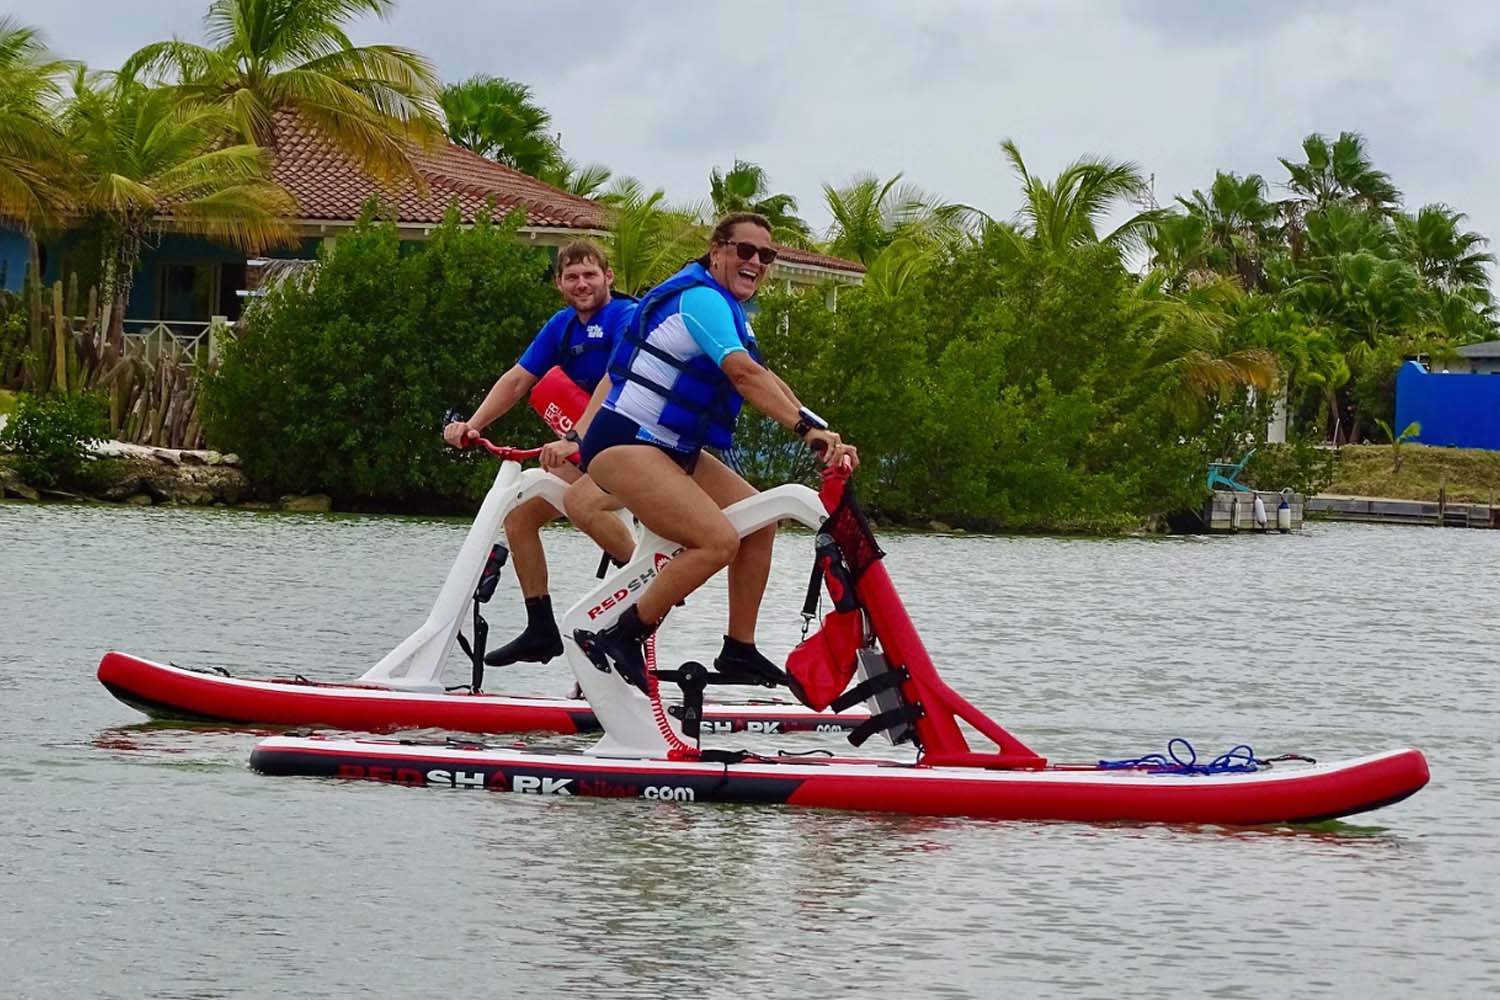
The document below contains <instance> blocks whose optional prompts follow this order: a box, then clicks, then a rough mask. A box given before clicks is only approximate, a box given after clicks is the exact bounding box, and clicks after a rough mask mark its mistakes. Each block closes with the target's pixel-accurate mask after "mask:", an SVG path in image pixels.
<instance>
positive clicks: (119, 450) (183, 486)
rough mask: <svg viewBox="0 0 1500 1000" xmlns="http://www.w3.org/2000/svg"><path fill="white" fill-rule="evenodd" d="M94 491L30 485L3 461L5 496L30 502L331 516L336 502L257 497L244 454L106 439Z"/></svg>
mask: <svg viewBox="0 0 1500 1000" xmlns="http://www.w3.org/2000/svg"><path fill="white" fill-rule="evenodd" d="M92 453H93V455H94V461H93V462H92V463H90V467H89V475H88V479H89V481H90V488H89V489H87V490H84V491H71V490H54V489H45V488H42V487H39V486H35V485H33V484H30V483H27V482H25V481H24V480H23V479H22V478H21V476H20V474H19V473H17V472H16V470H15V469H13V468H11V467H10V466H9V465H8V464H5V463H4V461H3V459H0V498H5V497H19V498H21V499H25V500H42V499H58V500H98V501H105V502H108V503H119V504H127V505H130V506H134V507H151V506H157V505H167V506H182V507H238V508H241V509H244V510H284V511H296V512H301V513H326V512H328V511H330V510H332V509H333V501H332V500H331V499H330V498H329V497H328V496H327V495H325V494H321V493H319V494H312V495H310V496H296V495H287V496H282V497H279V498H277V499H274V500H272V499H265V498H261V497H257V496H256V495H255V493H254V489H253V487H252V485H251V482H250V479H249V477H248V476H246V475H245V471H244V469H242V468H241V467H240V460H239V456H237V455H232V454H229V455H226V454H223V453H221V452H217V451H186V450H178V449H175V448H150V447H145V446H142V445H134V444H124V443H122V442H119V441H105V442H101V443H100V444H98V445H97V446H96V447H94V448H93V449H92Z"/></svg>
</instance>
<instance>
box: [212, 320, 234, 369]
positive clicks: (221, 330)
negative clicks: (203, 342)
mask: <svg viewBox="0 0 1500 1000" xmlns="http://www.w3.org/2000/svg"><path fill="white" fill-rule="evenodd" d="M228 334H229V317H228V316H210V317H209V318H208V363H209V364H211V365H214V364H218V362H219V350H220V347H219V338H220V337H224V336H228Z"/></svg>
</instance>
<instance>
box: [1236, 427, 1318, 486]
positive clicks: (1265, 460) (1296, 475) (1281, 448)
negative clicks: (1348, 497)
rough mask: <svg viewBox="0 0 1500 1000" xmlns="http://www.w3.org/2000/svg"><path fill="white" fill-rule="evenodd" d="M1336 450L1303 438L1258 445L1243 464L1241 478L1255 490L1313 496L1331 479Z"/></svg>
mask: <svg viewBox="0 0 1500 1000" xmlns="http://www.w3.org/2000/svg"><path fill="white" fill-rule="evenodd" d="M1338 457H1339V455H1338V452H1337V451H1335V450H1334V449H1332V448H1329V447H1325V446H1322V445H1320V444H1318V443H1317V442H1314V441H1312V440H1310V439H1308V438H1306V437H1301V438H1297V439H1296V440H1293V441H1288V442H1287V443H1286V444H1269V445H1261V446H1260V447H1259V448H1257V449H1256V451H1255V454H1254V455H1253V456H1251V458H1250V461H1249V462H1248V463H1246V466H1245V472H1244V475H1243V477H1242V478H1243V479H1244V481H1245V482H1246V483H1248V484H1249V485H1252V486H1254V487H1255V488H1256V489H1258V490H1282V489H1285V488H1287V487H1291V489H1292V492H1294V493H1301V494H1302V495H1303V496H1309V497H1310V496H1316V495H1318V494H1319V493H1322V492H1323V491H1324V490H1326V489H1327V488H1328V484H1329V483H1331V482H1333V477H1334V473H1335V472H1337V471H1338Z"/></svg>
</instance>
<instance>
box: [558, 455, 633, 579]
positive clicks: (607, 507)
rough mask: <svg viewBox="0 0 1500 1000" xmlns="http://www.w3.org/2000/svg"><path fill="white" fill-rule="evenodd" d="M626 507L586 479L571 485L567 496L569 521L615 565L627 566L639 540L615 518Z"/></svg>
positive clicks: (566, 503)
mask: <svg viewBox="0 0 1500 1000" xmlns="http://www.w3.org/2000/svg"><path fill="white" fill-rule="evenodd" d="M624 507H625V505H624V504H623V503H621V502H620V501H619V500H616V499H615V498H614V497H612V496H610V495H609V494H608V493H606V492H604V491H603V490H601V489H600V488H599V484H598V483H596V482H594V481H593V480H592V479H590V478H589V477H588V476H583V477H582V478H580V479H579V480H578V481H576V482H575V483H573V485H571V486H569V487H568V489H567V492H565V493H564V494H563V509H564V510H565V511H566V512H567V514H568V520H570V521H572V522H573V523H574V524H575V525H577V526H578V527H579V528H580V529H582V531H583V532H584V534H586V535H588V536H589V537H590V538H592V539H593V540H594V541H595V543H597V544H598V546H599V547H600V548H601V549H603V550H604V551H605V552H608V553H609V554H610V557H611V558H612V559H614V561H615V562H618V563H623V562H626V561H628V560H629V559H630V556H631V553H633V552H634V551H635V539H634V538H633V537H631V534H630V529H629V528H627V527H626V526H625V522H624V521H622V520H620V519H619V518H618V517H616V516H615V511H617V510H622V509H624Z"/></svg>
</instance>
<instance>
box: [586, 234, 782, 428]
mask: <svg viewBox="0 0 1500 1000" xmlns="http://www.w3.org/2000/svg"><path fill="white" fill-rule="evenodd" d="M699 286H702V287H705V288H712V289H713V290H714V291H716V292H718V293H719V294H720V295H721V296H723V297H724V301H725V302H727V303H728V304H729V312H730V315H732V316H733V317H734V328H735V332H736V333H737V334H739V338H740V343H741V344H742V345H744V347H745V350H746V351H748V352H749V354H750V357H751V358H753V359H754V360H755V361H756V363H757V364H764V363H765V362H764V361H762V360H761V353H760V348H759V347H758V346H757V345H756V343H755V337H754V335H753V334H751V332H750V325H749V323H748V322H747V321H746V319H745V310H744V307H743V306H741V305H740V301H739V299H736V298H735V297H734V296H733V295H731V294H729V291H728V290H727V289H726V288H725V287H724V286H723V285H721V284H719V283H718V282H717V281H715V280H714V278H713V276H712V275H711V274H709V273H708V270H707V269H706V268H705V267H704V266H703V265H702V264H700V263H698V262H697V261H693V262H692V263H691V264H688V265H687V266H686V267H684V268H683V269H682V270H680V271H678V272H677V273H676V274H674V275H672V277H670V278H668V279H667V280H666V281H663V282H662V283H661V284H659V285H657V286H656V287H655V288H653V289H651V290H650V291H649V292H647V293H646V295H645V297H644V298H642V299H641V301H640V305H638V306H637V307H636V311H635V318H634V319H633V320H632V321H631V323H630V325H629V326H628V327H626V329H625V335H624V337H623V338H622V339H621V343H620V347H619V350H617V351H616V352H615V356H614V359H613V361H612V362H611V363H610V367H609V375H610V378H611V380H612V381H614V382H617V383H618V382H622V381H630V382H634V383H635V384H636V385H639V386H642V387H644V388H646V389H649V390H650V391H651V392H653V393H655V394H656V395H658V396H660V397H662V399H664V400H665V401H666V402H665V404H664V405H663V406H662V411H661V417H660V422H661V426H662V427H664V428H666V429H667V430H670V431H673V432H674V433H676V434H677V440H678V448H679V449H680V450H683V451H696V450H697V449H699V448H702V447H703V446H704V445H708V446H709V447H713V448H728V447H729V445H730V441H731V438H732V437H733V435H734V422H735V419H736V418H737V417H738V416H739V414H740V407H741V406H742V405H743V404H744V402H745V400H744V398H743V397H742V396H741V395H740V394H739V392H738V391H736V389H735V388H734V383H732V382H731V381H729V376H727V375H725V374H724V370H723V369H722V368H720V367H719V366H718V365H716V364H715V363H714V362H713V361H712V359H710V358H709V357H708V355H706V354H698V355H695V356H694V357H692V358H691V359H689V360H687V361H684V360H683V359H681V358H678V357H675V356H673V355H672V354H670V353H669V352H667V351H663V350H662V349H660V348H659V347H657V346H656V345H654V344H652V343H650V337H651V331H653V330H655V329H656V328H657V327H658V326H659V325H661V323H662V321H663V320H664V319H665V318H666V317H667V316H670V315H671V314H672V313H673V312H675V311H677V309H678V300H679V299H681V297H682V293H683V292H686V291H687V290H688V289H690V288H697V287H699ZM642 352H645V353H646V354H649V355H651V356H652V357H654V358H657V359H658V360H660V361H662V362H664V363H666V364H668V365H670V366H671V367H673V368H675V369H676V370H677V373H678V374H677V378H676V380H675V381H673V383H672V384H671V385H670V386H663V385H658V384H657V383H656V382H654V381H653V380H651V379H650V378H648V377H646V376H644V375H642V374H640V373H639V372H636V371H634V370H633V369H634V364H633V362H634V361H635V359H636V357H637V356H639V355H640V354H641V353H642Z"/></svg>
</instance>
